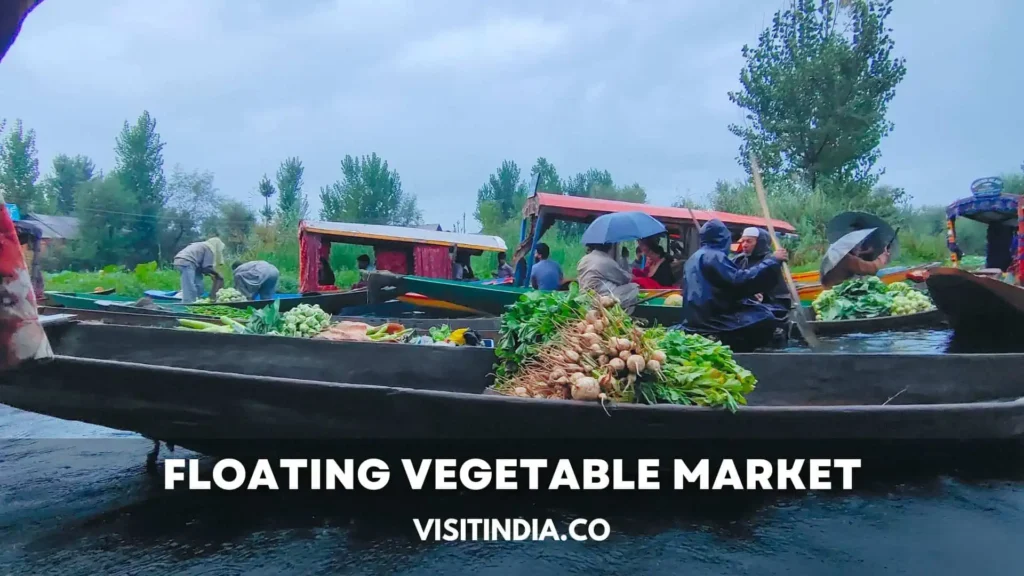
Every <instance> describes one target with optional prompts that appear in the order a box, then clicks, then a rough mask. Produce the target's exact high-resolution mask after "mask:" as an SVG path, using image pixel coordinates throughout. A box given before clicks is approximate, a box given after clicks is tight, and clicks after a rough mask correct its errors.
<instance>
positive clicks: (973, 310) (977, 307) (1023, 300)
mask: <svg viewBox="0 0 1024 576" xmlns="http://www.w3.org/2000/svg"><path fill="white" fill-rule="evenodd" d="M926 282H927V285H928V293H929V294H930V295H931V297H932V300H933V301H934V302H935V306H936V307H937V308H938V309H939V310H942V312H943V313H944V314H945V315H946V316H947V317H948V318H949V323H950V326H952V327H953V330H954V331H955V332H957V334H958V335H959V336H963V335H970V336H977V337H981V338H985V339H992V338H998V339H1017V340H1018V341H1019V339H1020V338H1021V337H1024V288H1020V287H1018V286H1013V285H1011V284H1007V283H1005V282H1000V281H999V280H996V279H994V278H985V277H982V276H976V275H974V274H970V273H968V272H964V271H963V270H958V269H956V268H936V269H934V270H931V272H930V274H929V276H928V280H927V281H926Z"/></svg>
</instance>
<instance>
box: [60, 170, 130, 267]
mask: <svg viewBox="0 0 1024 576" xmlns="http://www.w3.org/2000/svg"><path fill="white" fill-rule="evenodd" d="M74 205H75V210H74V214H75V216H76V217H77V218H78V238H77V239H76V240H74V241H72V260H73V261H74V262H75V263H76V264H77V266H79V267H83V268H92V269H96V268H101V267H103V266H106V265H108V264H111V263H121V262H125V261H126V260H127V259H128V258H129V256H130V255H131V254H132V253H133V252H134V250H135V246H134V242H133V239H132V237H131V235H130V234H129V231H130V230H131V227H132V226H133V225H134V224H135V223H136V218H135V217H134V216H133V214H135V213H136V211H137V209H138V206H137V200H136V197H135V195H134V194H132V193H131V192H129V191H128V190H126V189H125V188H124V186H123V184H122V181H121V179H120V178H119V177H118V176H117V175H116V174H108V175H105V176H104V175H99V176H96V177H94V178H92V179H91V180H89V181H88V182H83V183H81V184H80V185H79V186H77V187H76V189H75V201H74Z"/></svg>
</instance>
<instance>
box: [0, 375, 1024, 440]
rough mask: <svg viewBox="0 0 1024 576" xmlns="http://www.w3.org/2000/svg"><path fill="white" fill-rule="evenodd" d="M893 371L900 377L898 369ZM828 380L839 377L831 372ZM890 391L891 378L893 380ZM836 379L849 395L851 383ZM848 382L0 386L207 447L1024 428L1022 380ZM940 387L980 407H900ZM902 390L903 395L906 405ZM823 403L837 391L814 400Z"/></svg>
mask: <svg viewBox="0 0 1024 576" xmlns="http://www.w3.org/2000/svg"><path fill="white" fill-rule="evenodd" d="M791 374H792V372H791ZM899 374H900V376H899V379H900V381H901V382H905V378H906V376H905V375H906V374H907V372H900V373H899ZM834 377H835V378H840V379H844V380H849V378H848V377H843V376H842V375H841V374H837V375H836V376H834ZM978 381H980V379H976V380H975V382H978ZM888 383H889V384H893V377H890V378H889V379H888ZM844 384H845V386H844V389H845V390H846V391H849V390H850V386H849V384H850V382H848V381H847V382H845V383H844ZM860 384H866V386H865V387H864V388H863V389H861V390H857V391H856V393H855V395H854V396H846V397H845V398H846V399H847V400H848V401H852V400H857V401H858V402H856V403H854V404H847V405H822V404H818V403H815V402H814V396H815V395H814V391H815V388H811V389H810V390H809V391H807V392H799V394H800V395H801V396H802V402H803V404H802V405H792V404H789V405H774V404H762V405H752V406H748V407H741V409H740V410H739V411H738V412H737V413H730V412H728V411H725V410H720V409H707V408H700V407H687V406H669V405H659V406H641V405H634V404H628V405H606V406H604V407H602V406H600V405H598V404H596V403H586V402H576V401H556V400H532V399H524V398H513V397H506V396H499V395H490V394H481V393H465V392H448V391H439V390H414V389H410V388H399V387H387V386H373V385H359V384H337V383H330V382H322V381H311V380H301V379H291V378H275V377H267V376H254V375H242V374H229V373H223V372H208V371H201V370H189V369H182V368H171V367H165V366H147V365H142V364H131V363H123V362H116V361H109V360H92V359H83V358H71V357H67V356H58V357H56V358H55V359H54V360H53V361H51V362H49V363H46V364H35V365H30V366H28V367H26V368H25V369H22V370H18V371H17V372H15V373H13V374H11V375H10V377H9V378H5V379H4V380H3V381H2V382H0V402H3V403H4V404H8V405H10V406H13V407H16V408H21V409H24V410H30V411H33V412H39V413H43V414H48V415H51V416H56V417H58V418H64V419H69V420H79V421H83V422H88V423H92V424H98V425H102V426H108V427H111V428H116V429H121V430H131V431H134V432H138V433H140V434H143V435H145V436H148V437H151V438H157V439H162V440H166V441H169V442H173V443H176V444H182V445H189V443H190V442H192V443H202V442H204V441H215V440H241V439H280V440H301V439H309V440H323V439H356V438H362V439H388V438H391V439H435V440H444V439H452V440H455V439H477V440H479V439H482V438H494V439H510V440H512V439H547V440H550V439H551V438H559V439H588V440H601V439H608V440H612V439H622V438H632V439H675V440H688V441H693V440H697V439H737V440H742V439H759V440H796V441H799V440H815V441H821V440H874V441H882V442H887V441H892V440H901V439H902V440H944V439H951V438H956V439H958V440H994V439H1015V440H1019V439H1020V438H1021V435H1022V433H1024V401H1022V400H1013V401H1005V402H1001V401H997V399H998V397H999V396H998V394H1002V393H1010V392H1012V393H1014V394H1019V393H1020V390H1019V388H1020V387H1021V386H1022V385H1024V384H1021V383H1017V385H1016V386H1006V387H1005V388H1006V390H1001V391H998V392H997V396H991V395H988V396H986V395H985V394H982V393H981V390H979V389H975V388H973V387H969V386H963V385H961V386H960V387H959V389H953V390H949V389H948V386H949V385H950V384H951V382H950V380H949V379H948V378H945V379H943V380H942V382H941V383H940V384H939V385H935V384H934V383H928V382H926V381H924V380H923V379H922V380H916V379H915V380H914V381H913V382H907V383H906V384H905V387H907V388H908V390H909V389H912V388H913V389H916V390H917V391H916V392H908V393H907V394H903V395H901V396H898V397H896V398H894V399H893V401H892V402H891V403H890V404H888V405H882V402H871V403H865V401H866V400H868V399H869V398H870V399H871V400H872V401H873V400H877V398H874V397H872V396H873V395H874V394H877V393H879V392H881V388H880V387H879V385H878V384H879V383H878V382H877V381H876V382H872V381H871V380H865V381H862V382H860ZM961 384H962V383H961ZM919 386H920V389H918V387H919ZM984 387H985V386H984V385H983V386H982V388H984ZM1011 388H1012V390H1011ZM791 393H797V391H796V390H792V391H791ZM944 393H948V394H946V395H945V397H946V398H948V399H949V400H951V401H952V400H968V399H972V398H986V399H987V401H982V402H974V403H960V402H953V403H938V404H916V405H913V404H910V405H908V404H907V402H909V401H913V399H914V398H917V399H920V398H921V397H922V396H924V397H927V398H928V399H930V400H936V399H940V398H942V397H943V394H944ZM755 394H756V392H755ZM908 394H909V395H910V400H908V399H906V398H905V397H907V395H908ZM835 395H836V390H832V391H831V392H829V393H828V394H825V396H826V397H835ZM780 399H781V397H776V398H775V400H776V401H778V400H780ZM751 402H756V396H754V395H752V396H751ZM883 402H884V400H883Z"/></svg>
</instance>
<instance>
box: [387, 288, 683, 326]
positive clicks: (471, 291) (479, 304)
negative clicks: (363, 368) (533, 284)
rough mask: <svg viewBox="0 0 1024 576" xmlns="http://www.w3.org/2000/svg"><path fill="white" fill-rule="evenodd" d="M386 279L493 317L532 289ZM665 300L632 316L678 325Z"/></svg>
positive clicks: (402, 290)
mask: <svg viewBox="0 0 1024 576" xmlns="http://www.w3.org/2000/svg"><path fill="white" fill-rule="evenodd" d="M388 280H389V282H388V284H389V285H393V286H394V287H395V289H396V291H397V293H398V294H403V293H409V292H414V293H416V294H423V295H425V296H427V297H429V298H433V299H435V300H440V301H446V302H458V303H459V304H460V305H463V306H465V307H467V308H469V309H471V310H474V311H477V312H479V313H481V314H491V315H494V316H499V315H501V314H503V313H504V312H505V308H506V307H508V306H511V305H512V304H514V303H515V302H516V301H517V300H518V299H519V297H520V296H522V295H523V294H525V293H527V292H529V291H530V290H531V289H530V288H520V287H516V286H512V285H509V284H494V285H483V284H474V283H469V282H458V281H454V280H439V279H436V278H421V277H419V276H394V277H391V278H389V279H388ZM372 285H373V284H372V283H371V286H372ZM399 298H401V297H399ZM664 301H665V298H656V299H653V300H651V301H650V302H646V303H643V304H639V305H638V306H637V307H636V309H635V310H634V311H633V315H634V316H635V317H637V318H641V319H643V320H646V321H648V322H650V323H654V322H657V323H658V324H661V325H664V326H671V325H673V324H678V323H679V321H680V320H681V319H682V312H680V309H679V307H678V306H665V305H664Z"/></svg>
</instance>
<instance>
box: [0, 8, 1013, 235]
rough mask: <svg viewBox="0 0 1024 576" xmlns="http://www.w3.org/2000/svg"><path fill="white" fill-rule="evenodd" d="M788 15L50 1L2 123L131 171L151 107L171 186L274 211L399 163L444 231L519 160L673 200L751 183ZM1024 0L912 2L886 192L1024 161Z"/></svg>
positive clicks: (43, 152) (947, 183)
mask: <svg viewBox="0 0 1024 576" xmlns="http://www.w3.org/2000/svg"><path fill="white" fill-rule="evenodd" d="M783 4H784V2H783V1H782V0H722V1H721V2H707V1H695V0H694V1H691V0H663V1H657V0H649V1H629V0H555V1H538V0H517V1H515V2H510V1H498V0H489V1H480V0H464V1H458V0H338V1H333V0H321V1H314V0H295V1H293V2H285V1H276V0H265V1H262V2H261V1H254V0H145V1H144V0H46V1H45V2H43V3H42V5H40V7H38V8H37V9H36V10H35V11H34V12H33V13H32V14H31V15H30V17H29V18H28V20H27V21H26V24H25V26H24V28H23V29H22V33H21V35H20V36H19V38H18V41H17V42H16V43H15V45H14V47H13V48H12V49H11V51H10V52H9V53H8V55H7V56H6V57H5V59H4V61H3V63H2V65H0V117H6V118H7V119H8V121H10V120H13V119H14V118H22V119H23V120H24V122H25V125H26V126H27V127H29V128H34V129H35V130H36V132H37V137H38V148H39V155H40V168H41V171H42V172H44V173H45V172H46V171H48V170H49V167H50V161H51V159H52V158H53V156H54V155H55V154H58V153H68V154H86V155H89V156H91V157H92V158H93V159H94V160H95V161H96V163H97V165H98V166H99V167H101V168H104V169H109V168H110V167H111V166H112V165H113V146H114V138H115V136H116V135H117V133H118V131H119V130H120V129H121V125H122V123H123V122H124V121H125V120H126V119H127V120H131V121H134V120H135V118H136V117H137V116H138V115H139V113H140V112H142V110H144V109H148V110H149V111H150V113H151V114H153V115H154V116H155V117H156V119H157V122H158V130H159V132H160V134H161V136H162V137H163V139H164V141H165V142H166V143H167V146H166V148H165V150H164V161H165V168H166V169H167V171H168V172H169V171H170V169H171V167H172V166H173V165H175V164H179V163H180V164H182V165H183V166H184V167H185V168H187V169H203V170H211V171H213V172H214V173H215V175H216V183H217V186H218V188H219V189H220V191H221V192H222V193H223V194H225V195H227V196H230V197H233V198H237V199H241V200H244V201H247V202H249V203H250V204H252V205H255V204H256V193H255V188H256V184H257V182H258V181H259V179H260V177H261V176H262V175H263V174H264V173H267V174H271V175H272V174H273V173H274V171H275V170H276V169H277V165H278V164H279V162H280V161H281V160H282V159H284V158H285V157H287V156H292V155H296V156H299V157H300V158H301V159H302V161H303V163H304V164H305V167H306V174H305V180H306V186H305V191H306V193H307V195H308V196H309V199H310V204H311V206H312V207H313V208H314V211H316V210H318V209H319V207H320V202H319V198H318V191H319V188H320V186H322V185H325V184H329V183H331V182H333V181H334V180H336V179H337V178H339V177H340V168H339V164H340V159H341V158H342V157H343V156H344V155H345V154H352V155H361V154H369V153H370V152H377V153H378V154H379V155H381V156H382V157H383V158H385V159H386V160H387V161H388V162H389V163H390V165H391V167H392V168H395V169H397V170H398V171H399V173H400V174H401V176H402V183H403V187H404V189H405V190H406V191H408V192H412V193H415V194H417V196H418V197H419V200H420V206H421V208H422V209H423V213H424V219H425V220H426V221H427V222H440V223H442V224H443V225H444V226H445V227H446V228H447V227H449V226H450V225H451V224H452V222H454V221H455V220H456V219H461V216H462V213H463V212H466V213H467V218H468V219H469V220H471V219H472V213H473V208H474V202H475V199H476V191H477V189H478V188H479V187H480V185H481V184H482V183H483V182H484V181H485V180H486V178H487V176H488V174H490V173H491V172H493V171H494V169H495V168H496V167H497V166H498V165H499V164H500V163H501V161H502V160H503V159H512V160H515V161H516V162H517V163H518V164H519V165H520V167H521V168H522V169H523V172H524V174H525V173H527V172H528V171H529V168H530V166H531V165H532V164H533V161H534V160H535V159H536V158H537V157H538V156H545V157H547V158H548V159H549V160H550V161H551V162H553V163H554V164H555V166H556V167H557V168H558V170H559V172H560V173H561V174H562V175H563V176H566V175H569V174H571V173H575V172H578V171H583V170H586V169H587V168H590V167H596V168H601V169H608V170H610V171H611V173H612V175H613V177H614V178H615V180H616V182H617V183H619V184H627V183H632V182H634V181H635V182H638V183H640V184H641V185H642V186H644V187H645V188H646V189H647V192H648V197H649V199H650V202H651V203H655V204H668V203H670V202H671V201H672V200H673V199H674V198H675V197H677V196H678V195H686V194H689V195H690V196H692V197H702V196H703V195H704V194H706V193H707V191H709V190H710V189H711V187H712V186H713V185H714V182H715V181H716V180H718V179H733V178H738V177H740V176H742V170H741V168H740V167H739V166H738V165H737V164H736V161H735V156H736V152H737V145H738V140H737V139H736V138H735V137H734V136H732V135H731V134H730V133H729V132H728V130H727V129H726V126H727V125H728V124H729V123H730V122H737V121H740V120H741V119H742V117H741V116H740V114H739V112H738V110H737V109H736V107H735V106H733V105H732V104H731V103H730V102H729V100H728V97H727V96H726V92H727V91H729V90H730V89H734V88H736V87H737V86H738V80H737V78H738V75H739V70H740V67H741V66H742V59H741V57H740V48H741V47H742V46H743V44H744V43H751V44H753V43H755V42H756V39H757V34H758V32H759V31H760V29H761V28H762V26H764V24H765V23H766V22H768V21H770V18H771V15H772V13H773V12H774V11H775V10H776V9H778V8H779V7H781V6H782V5H783ZM1022 21H1024V2H1021V1H1020V0H977V1H975V2H972V3H970V4H963V3H954V2H952V1H951V0H948V1H946V0H898V1H897V2H896V7H895V11H894V14H893V17H892V18H891V22H890V23H891V25H892V26H893V28H894V29H895V31H894V37H895V40H896V50H897V53H898V55H901V56H905V57H906V59H907V69H908V72H907V76H906V79H905V80H904V81H903V83H902V84H901V85H900V86H898V87H897V95H896V99H895V101H894V102H893V103H892V105H891V108H890V115H889V116H890V119H891V120H893V121H894V122H895V123H896V130H895V132H894V133H893V134H892V135H890V136H889V137H888V138H887V139H886V140H884V141H883V143H882V160H881V165H882V166H884V167H885V168H886V175H885V176H884V178H883V182H885V183H888V184H892V185H897V186H903V187H904V188H906V189H907V191H908V192H910V193H911V194H912V195H913V196H914V199H915V202H917V203H943V204H944V203H947V202H949V201H951V200H953V199H955V198H957V197H960V196H964V195H965V194H968V193H969V190H968V186H969V184H970V182H971V180H973V179H975V178H979V177H982V176H989V175H994V174H998V173H1001V172H1007V171H1012V170H1019V165H1020V164H1021V162H1022V161H1024V136H1022V135H1024V130H1022V128H1024V120H1022V117H1021V110H1022V108H1024V103H1022V100H1021V99H1022V97H1024V76H1022V75H1021V55H1022V54H1024V43H1022V40H1021V36H1020V22H1022Z"/></svg>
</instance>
